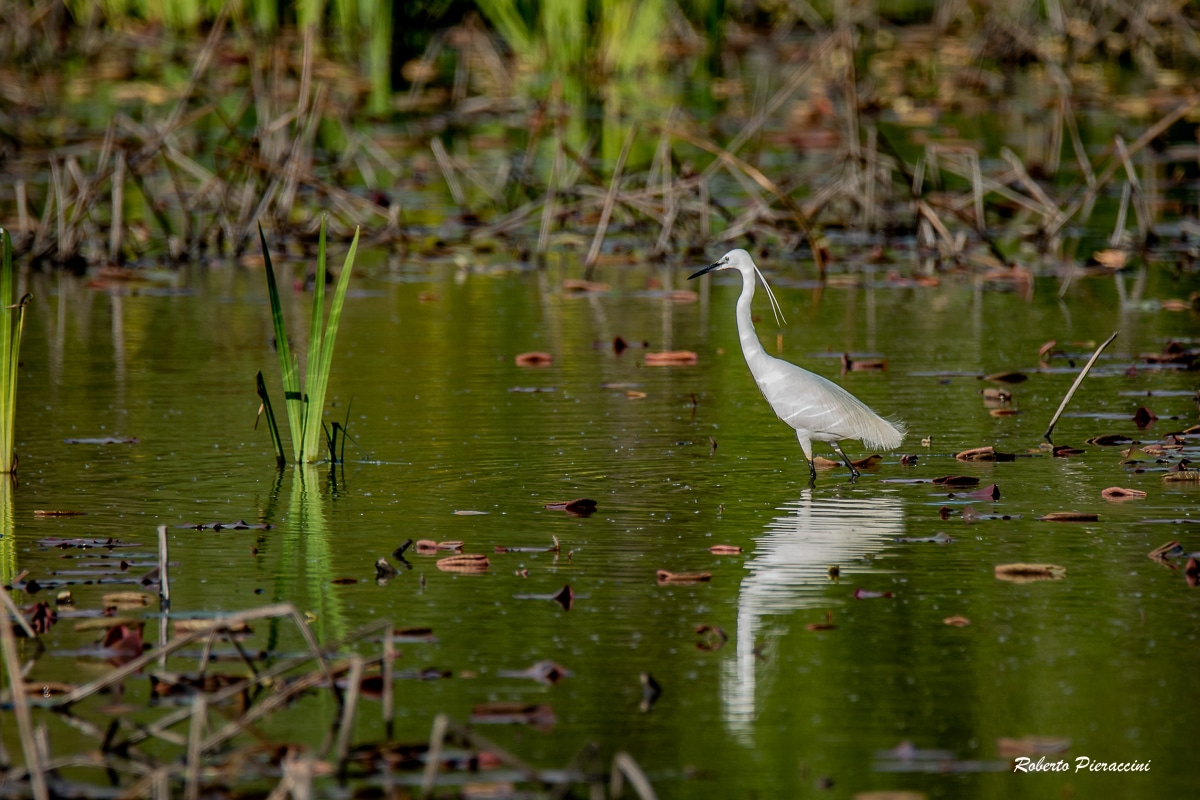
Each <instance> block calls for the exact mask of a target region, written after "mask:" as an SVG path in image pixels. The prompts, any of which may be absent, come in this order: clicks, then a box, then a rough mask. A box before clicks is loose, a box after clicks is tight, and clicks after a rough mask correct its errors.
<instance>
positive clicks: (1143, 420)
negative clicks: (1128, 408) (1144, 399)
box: [1133, 406, 1158, 428]
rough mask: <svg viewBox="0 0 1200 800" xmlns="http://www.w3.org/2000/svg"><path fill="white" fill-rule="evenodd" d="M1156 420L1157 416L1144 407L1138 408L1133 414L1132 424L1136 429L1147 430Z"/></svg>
mask: <svg viewBox="0 0 1200 800" xmlns="http://www.w3.org/2000/svg"><path fill="white" fill-rule="evenodd" d="M1157 419H1158V416H1157V415H1156V414H1155V413H1154V412H1153V411H1151V410H1150V409H1148V408H1146V407H1145V406H1138V410H1137V411H1135V412H1133V424H1134V425H1137V426H1138V428H1147V427H1149V426H1150V423H1152V422H1154V421H1156V420H1157Z"/></svg>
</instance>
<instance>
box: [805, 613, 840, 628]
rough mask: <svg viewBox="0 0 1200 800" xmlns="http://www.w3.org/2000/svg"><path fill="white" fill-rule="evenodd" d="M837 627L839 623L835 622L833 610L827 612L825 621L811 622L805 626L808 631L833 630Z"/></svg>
mask: <svg viewBox="0 0 1200 800" xmlns="http://www.w3.org/2000/svg"><path fill="white" fill-rule="evenodd" d="M836 629H837V625H834V624H833V612H832V611H826V612H825V621H824V622H810V623H808V624H807V625H805V626H804V630H806V631H832V630H836Z"/></svg>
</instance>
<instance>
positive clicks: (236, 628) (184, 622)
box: [75, 619, 251, 636]
mask: <svg viewBox="0 0 1200 800" xmlns="http://www.w3.org/2000/svg"><path fill="white" fill-rule="evenodd" d="M218 624H220V625H221V627H222V628H223V629H225V630H227V631H229V632H230V633H251V630H250V626H249V625H247V624H246V623H244V622H233V623H221V620H219V619H180V620H176V621H175V635H176V636H181V635H183V634H185V633H193V632H195V631H204V630H208V629H209V628H211V627H213V626H214V625H218ZM75 629H76V630H78V629H79V626H78V625H76V626H75Z"/></svg>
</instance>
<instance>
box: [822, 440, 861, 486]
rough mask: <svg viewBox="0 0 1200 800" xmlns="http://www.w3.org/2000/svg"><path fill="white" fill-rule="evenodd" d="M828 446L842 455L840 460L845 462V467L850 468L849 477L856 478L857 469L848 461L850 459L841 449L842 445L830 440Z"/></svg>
mask: <svg viewBox="0 0 1200 800" xmlns="http://www.w3.org/2000/svg"><path fill="white" fill-rule="evenodd" d="M829 446H830V447H832V448H833V451H834V452H835V453H837V454H838V455H839V456H841V457H842V461H844V462H846V468H847V469H849V470H850V479H851V480H853V479H855V478H857V477H858V470H856V469H855V468H854V465H853V464H851V463H850V459H849V458H847V457H846V453H845V451H843V450H842V446H841V445H840V444H838V443H837V442H830V443H829Z"/></svg>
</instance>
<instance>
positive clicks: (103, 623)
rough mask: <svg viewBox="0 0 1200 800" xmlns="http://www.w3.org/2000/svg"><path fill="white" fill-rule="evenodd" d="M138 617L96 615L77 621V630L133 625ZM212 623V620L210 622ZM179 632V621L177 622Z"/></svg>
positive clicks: (80, 631) (106, 628) (95, 629)
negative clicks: (93, 617) (92, 617)
mask: <svg viewBox="0 0 1200 800" xmlns="http://www.w3.org/2000/svg"><path fill="white" fill-rule="evenodd" d="M139 621H140V620H139V619H138V618H137V617H96V618H95V619H85V620H80V621H79V622H76V623H75V630H76V632H79V633H82V632H84V631H103V630H108V629H109V628H113V627H116V626H118V625H133V624H136V623H137V622H139ZM210 624H211V622H210ZM175 625H176V632H178V626H179V623H175Z"/></svg>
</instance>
